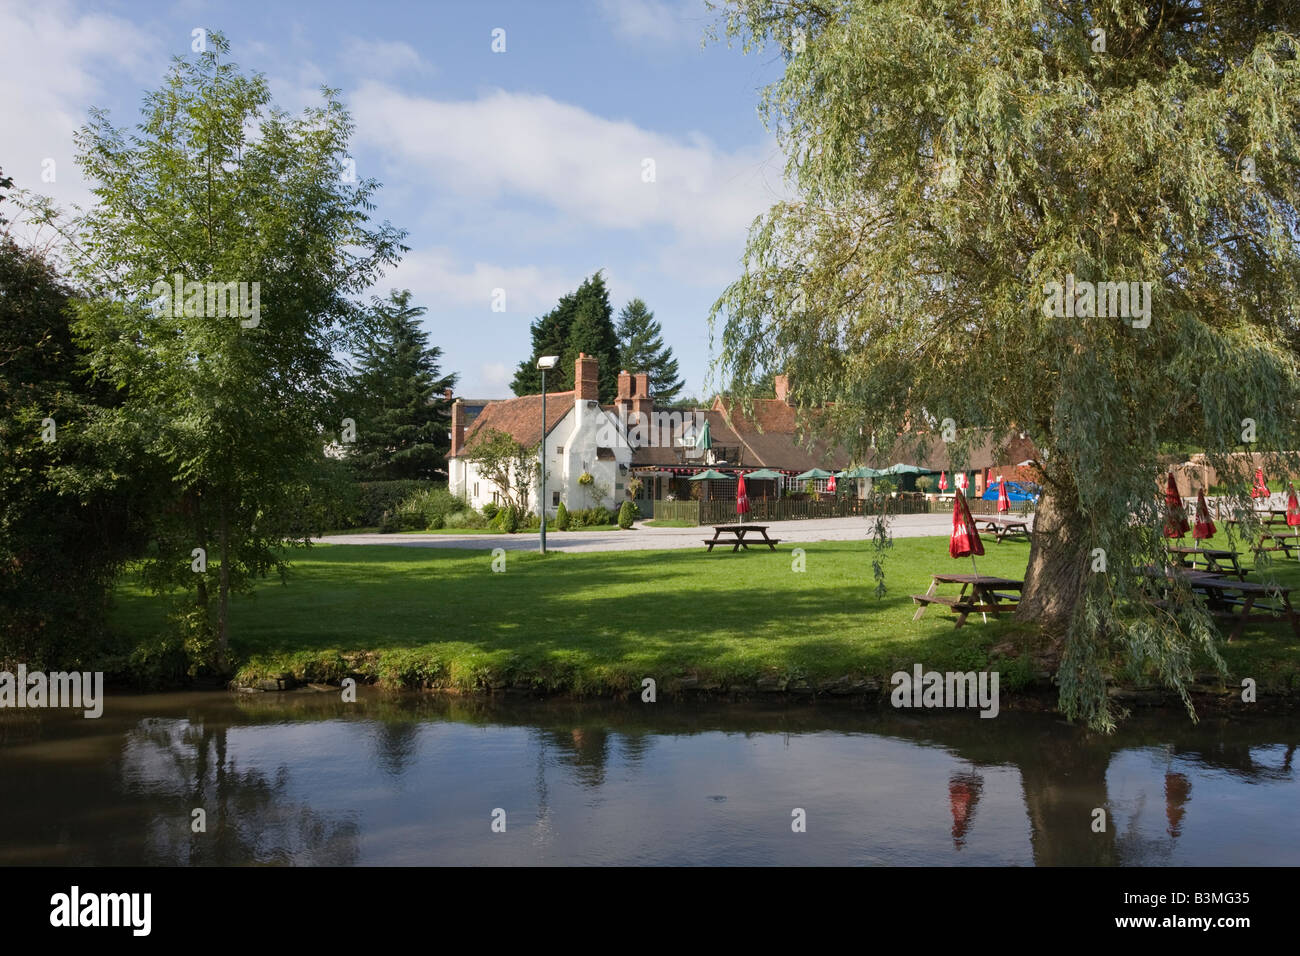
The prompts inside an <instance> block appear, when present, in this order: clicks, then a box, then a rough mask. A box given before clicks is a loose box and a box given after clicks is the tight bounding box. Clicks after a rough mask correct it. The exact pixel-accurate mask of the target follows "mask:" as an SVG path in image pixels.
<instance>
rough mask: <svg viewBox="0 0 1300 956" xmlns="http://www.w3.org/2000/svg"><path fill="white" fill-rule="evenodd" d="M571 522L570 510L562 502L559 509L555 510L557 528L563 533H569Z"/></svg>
mask: <svg viewBox="0 0 1300 956" xmlns="http://www.w3.org/2000/svg"><path fill="white" fill-rule="evenodd" d="M569 522H570V519H569V509H568V508H566V507H565V506H564V502H563V501H561V502H560V504H559V507H557V508H556V509H555V527H556V528H558V529H559V530H561V531H568V530H569Z"/></svg>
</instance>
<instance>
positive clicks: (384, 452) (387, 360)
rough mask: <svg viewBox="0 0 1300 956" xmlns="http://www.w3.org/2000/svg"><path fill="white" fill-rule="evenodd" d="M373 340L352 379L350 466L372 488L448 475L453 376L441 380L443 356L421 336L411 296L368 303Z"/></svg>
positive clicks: (402, 294)
mask: <svg viewBox="0 0 1300 956" xmlns="http://www.w3.org/2000/svg"><path fill="white" fill-rule="evenodd" d="M372 309H373V311H374V315H375V320H376V321H375V326H376V331H375V336H374V338H373V339H371V340H370V341H369V342H367V343H366V345H365V348H364V350H363V351H362V352H361V354H360V356H359V358H358V362H357V371H356V373H355V374H354V375H352V376H351V377H350V379H349V383H348V396H349V401H348V402H347V403H345V404H347V405H348V407H349V408H351V409H353V410H354V414H353V415H351V416H345V417H352V418H353V419H354V421H355V423H356V428H357V432H356V441H355V443H353V444H351V445H350V447H349V448H348V462H349V463H350V464H351V465H352V466H353V467H354V468H355V469H356V471H357V473H358V474H359V475H360V476H361V477H363V478H366V479H370V480H387V479H403V478H407V479H409V478H426V479H428V478H433V477H434V476H435V475H436V474H437V473H438V472H439V471H442V470H445V468H446V462H447V452H448V450H449V449H448V446H449V444H450V440H449V437H448V430H449V429H450V427H451V404H450V402H448V401H447V399H446V397H445V393H446V390H447V389H449V388H452V387H453V386H454V385H455V384H456V376H455V375H454V374H453V375H442V374H441V370H440V366H439V360H440V359H441V357H442V349H440V348H437V347H436V346H430V345H429V336H428V334H427V333H426V332H425V331H424V330H423V329H422V328H420V316H422V315H423V314H424V313H425V311H426V310H425V309H424V308H423V307H416V306H413V305H411V293H410V292H409V291H401V292H397V291H394V292H393V293H391V294H390V295H389V297H388V299H387V300H382V299H379V298H375V299H373V305H372Z"/></svg>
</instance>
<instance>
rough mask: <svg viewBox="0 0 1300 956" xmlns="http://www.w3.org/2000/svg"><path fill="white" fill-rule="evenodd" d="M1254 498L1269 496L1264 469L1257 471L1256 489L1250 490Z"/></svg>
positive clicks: (1257, 469)
mask: <svg viewBox="0 0 1300 956" xmlns="http://www.w3.org/2000/svg"><path fill="white" fill-rule="evenodd" d="M1250 496H1251V497H1252V498H1267V497H1268V496H1269V490H1268V482H1266V481H1265V480H1264V469H1263V468H1256V469H1255V487H1254V488H1251V489H1250Z"/></svg>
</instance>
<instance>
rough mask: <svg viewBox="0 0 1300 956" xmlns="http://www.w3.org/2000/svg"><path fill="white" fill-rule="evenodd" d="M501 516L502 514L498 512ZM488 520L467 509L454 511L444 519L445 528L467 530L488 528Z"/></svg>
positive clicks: (471, 509)
mask: <svg viewBox="0 0 1300 956" xmlns="http://www.w3.org/2000/svg"><path fill="white" fill-rule="evenodd" d="M497 516H500V512H497ZM488 525H489V522H488V519H487V518H485V517H483V515H482V514H480V513H479V512H477V511H475V510H474V509H473V508H466V509H465V510H464V511H453V512H452V513H451V514H449V515H446V516H445V517H444V518H443V525H442V526H443V527H444V528H466V529H477V528H486V527H488Z"/></svg>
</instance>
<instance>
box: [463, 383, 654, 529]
mask: <svg viewBox="0 0 1300 956" xmlns="http://www.w3.org/2000/svg"><path fill="white" fill-rule="evenodd" d="M618 428H619V426H618V419H617V417H615V416H613V415H610V414H609V413H608V412H606V411H604V410H603V409H601V408H600V406H599V405H596V406H595V407H594V408H593V407H589V406H588V405H587V404H586V403H585V402H579V403H577V404H576V405H575V407H574V408H573V409H571V410H570V411H569V412H568V413H567V414H566V415H565V416H564V417H563V418H562V419H560V421H559V423H558V424H557V425H556V426H555V428H553V429H551V433H550V434H549V435H548V436H546V462H547V474H546V499H547V500H546V513H547V514H548V515H554V514H555V505H554V504H553V503H552V502H553V500H554V492H556V491H558V492H559V493H560V500H561V501H563V502H564V505H565V507H566V508H568V509H569V510H571V511H572V510H576V509H581V508H593V507H595V506H597V505H602V504H603V505H604V506H605V507H607V508H612V507H617V506H618V505H620V504H622V502H623V499H624V498H625V497H626V496H627V494H626V484H627V482H628V481H629V480H630V479H631V473H630V466H631V463H632V449H631V448H630V447H629V446H628V444H627V442H626V441H621V442H617V443H615V444H614V445H613V446H612V447H613V451H614V460H613V461H598V460H597V459H596V448H597V446H598V440H599V441H604V442H608V441H609V438H610V435H611V434H621V433H620V432H619V431H618ZM607 447H610V446H608V445H607ZM561 448H562V449H563V452H560V451H558V449H561ZM620 464H621V465H624V466H627V467H628V468H629V471H620V470H619V467H618V466H619V465H620ZM584 471H588V472H590V473H591V474H592V476H593V477H594V478H595V480H596V482H597V483H599V484H602V485H604V486H605V497H604V498H603V499H602V500H600V501H597V500H596V499H595V498H594V496H593V494H592V493H591V490H590V489H589V488H585V487H583V486H582V485H580V484H578V477H579V476H580V475H581V474H582V473H583V472H584ZM448 473H449V479H448V484H449V487H450V489H451V491H452V492H453V493H456V494H463V495H464V496H465V497H466V498H468V499H469V502H470V504H471V505H473V506H474V507H475V508H482V507H483V505H485V504H487V503H488V502H489V501H492V500H493V499H492V495H493V493H494V492H497V493H498V494H499V493H500V489H499V488H497V486H496V484H495V483H494V482H492V481H489V480H488V479H487V478H484V477H483V476H482V475H480V474H479V471H478V467H477V466H476V465H475V464H474V463H473V462H471V461H467V460H465V459H464V458H455V459H452V461H451V462H450V463H449V467H448ZM476 486H477V487H476ZM620 486H623V487H620ZM476 492H477V493H476ZM540 493H541V484H540V482H539V483H538V484H537V485H536V486H535V487H534V488H533V490H532V493H531V494H530V495H529V497H528V503H529V506H530V508H531V510H533V511H536V510H537V503H538V499H539V496H540ZM501 497H504V496H501Z"/></svg>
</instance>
